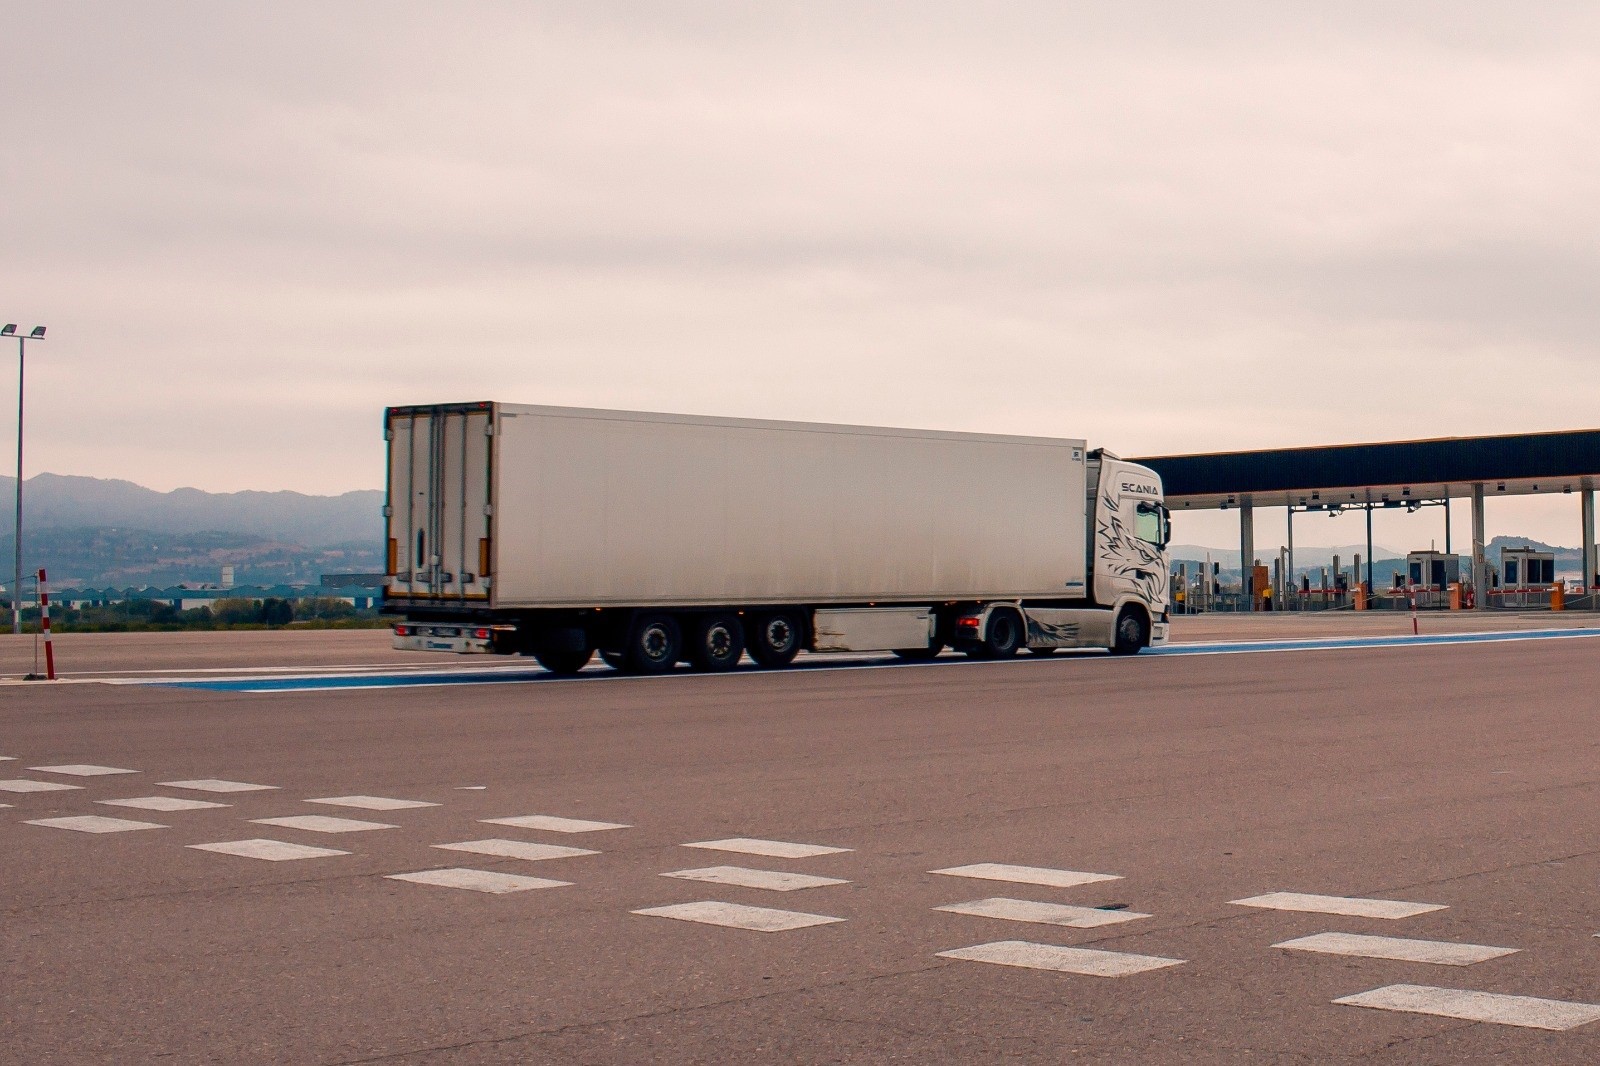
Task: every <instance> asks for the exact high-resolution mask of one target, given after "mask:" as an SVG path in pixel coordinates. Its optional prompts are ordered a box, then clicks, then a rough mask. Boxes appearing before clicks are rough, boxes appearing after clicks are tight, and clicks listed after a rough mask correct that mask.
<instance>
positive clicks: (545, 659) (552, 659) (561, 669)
mask: <svg viewBox="0 0 1600 1066" xmlns="http://www.w3.org/2000/svg"><path fill="white" fill-rule="evenodd" d="M593 656H594V651H593V650H592V649H590V648H584V649H582V650H580V651H572V650H569V649H566V648H549V647H543V648H541V647H536V648H534V649H533V658H534V661H536V662H537V663H538V664H539V665H540V666H542V667H544V668H545V669H546V670H548V671H550V672H551V673H552V674H555V675H556V676H557V677H571V676H572V675H573V674H575V673H577V672H578V671H579V670H582V669H583V668H584V667H585V666H588V665H589V660H590V658H592V657H593Z"/></svg>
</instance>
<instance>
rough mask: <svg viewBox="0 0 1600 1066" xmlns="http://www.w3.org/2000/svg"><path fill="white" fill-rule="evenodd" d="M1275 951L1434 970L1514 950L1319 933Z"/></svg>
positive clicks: (1285, 944) (1484, 959) (1440, 942)
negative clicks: (1413, 964)
mask: <svg viewBox="0 0 1600 1066" xmlns="http://www.w3.org/2000/svg"><path fill="white" fill-rule="evenodd" d="M1272 946H1273V947H1275V948H1289V949H1291V950H1293V951H1315V952H1318V953H1320V954H1323V955H1353V956H1356V957H1358V958H1363V959H1393V960H1394V961H1396V962H1426V963H1431V964H1433V965H1435V966H1471V965H1473V964H1474V963H1479V962H1488V961H1489V960H1490V959H1498V958H1501V957H1502V956H1505V955H1515V954H1516V953H1517V949H1516V948H1492V947H1487V946H1485V945H1483V944H1451V943H1447V942H1445V941H1441V940H1407V939H1404V938H1402V937H1393V936H1362V935H1360V934H1358V933H1318V934H1316V935H1315V936H1303V937H1300V938H1299V939H1296V940H1285V941H1284V942H1283V943H1281V944H1274V945H1272Z"/></svg>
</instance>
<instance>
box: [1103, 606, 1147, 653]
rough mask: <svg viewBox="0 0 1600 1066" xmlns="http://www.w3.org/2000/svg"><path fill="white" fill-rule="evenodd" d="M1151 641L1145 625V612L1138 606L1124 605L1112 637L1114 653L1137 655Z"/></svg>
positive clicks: (1112, 650)
mask: <svg viewBox="0 0 1600 1066" xmlns="http://www.w3.org/2000/svg"><path fill="white" fill-rule="evenodd" d="M1149 642H1150V636H1149V632H1148V630H1147V629H1146V627H1145V621H1144V614H1143V612H1141V611H1140V610H1139V609H1138V608H1137V607H1124V608H1123V609H1122V613H1121V614H1119V615H1117V628H1116V633H1115V635H1114V636H1113V638H1112V644H1111V654H1112V655H1136V654H1138V652H1139V649H1140V648H1143V647H1144V646H1145V645H1146V644H1148V643H1149Z"/></svg>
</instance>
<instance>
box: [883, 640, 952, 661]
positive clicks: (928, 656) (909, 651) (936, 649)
mask: <svg viewBox="0 0 1600 1066" xmlns="http://www.w3.org/2000/svg"><path fill="white" fill-rule="evenodd" d="M942 651H944V645H943V644H934V645H932V646H931V647H927V648H896V649H895V650H894V654H895V657H896V658H899V659H904V660H905V661H906V662H908V663H926V662H932V661H933V660H935V659H937V658H938V657H939V653H940V652H942Z"/></svg>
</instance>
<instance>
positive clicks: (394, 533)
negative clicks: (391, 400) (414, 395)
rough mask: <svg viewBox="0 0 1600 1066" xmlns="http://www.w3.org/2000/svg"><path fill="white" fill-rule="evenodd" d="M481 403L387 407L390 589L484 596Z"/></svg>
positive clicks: (442, 596) (397, 593)
mask: <svg viewBox="0 0 1600 1066" xmlns="http://www.w3.org/2000/svg"><path fill="white" fill-rule="evenodd" d="M492 427H493V412H492V409H491V408H490V407H489V405H488V404H469V405H461V406H450V407H417V408H392V409H391V410H390V411H389V416H388V427H387V436H388V438H389V498H388V504H387V505H386V507H385V514H386V516H387V522H388V571H389V579H388V585H389V595H390V596H391V597H392V598H395V599H402V600H404V599H410V600H413V601H416V600H456V601H461V600H486V599H488V596H489V587H490V582H491V580H492V575H491V569H492V557H493V553H492V551H491V544H490V539H489V538H490V505H491V503H492V502H493V501H492V500H491V499H490V485H491V482H490V475H491V472H492V471H491V464H492V461H493V449H492V447H491V445H492V442H493V438H492V437H491V436H490V433H491V431H492Z"/></svg>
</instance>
